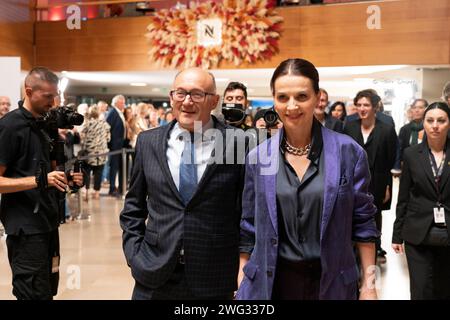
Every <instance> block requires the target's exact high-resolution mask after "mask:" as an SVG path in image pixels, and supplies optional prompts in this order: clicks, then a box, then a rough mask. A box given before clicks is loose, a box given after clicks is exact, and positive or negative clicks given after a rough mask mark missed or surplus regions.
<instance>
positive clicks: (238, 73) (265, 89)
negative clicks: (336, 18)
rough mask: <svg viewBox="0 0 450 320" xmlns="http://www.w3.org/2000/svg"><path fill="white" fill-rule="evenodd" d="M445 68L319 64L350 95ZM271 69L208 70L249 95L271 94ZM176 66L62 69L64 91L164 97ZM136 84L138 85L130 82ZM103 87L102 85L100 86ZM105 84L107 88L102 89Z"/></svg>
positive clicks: (330, 84)
mask: <svg viewBox="0 0 450 320" xmlns="http://www.w3.org/2000/svg"><path fill="white" fill-rule="evenodd" d="M430 67H431V68H448V67H449V66H410V65H409V66H408V65H388V66H362V67H324V68H318V70H319V75H320V79H321V80H320V86H321V87H324V88H326V89H327V90H328V91H329V93H330V96H336V97H346V96H353V95H354V93H355V91H356V90H360V88H362V89H364V88H368V87H371V85H372V84H374V83H377V82H379V81H391V80H406V81H408V80H409V81H416V82H420V80H421V79H420V77H421V68H430ZM273 70H274V69H227V70H211V72H212V73H213V74H214V76H215V77H216V81H217V87H218V92H219V93H221V92H222V91H223V90H224V89H225V87H226V85H227V84H228V82H230V81H240V82H242V83H244V84H245V85H246V86H247V87H248V94H249V96H250V97H251V98H252V97H253V98H255V97H270V89H269V83H270V78H271V76H272V73H273ZM176 73H177V71H176V70H161V71H148V72H144V71H136V72H133V71H128V72H65V71H63V72H62V73H61V76H63V77H66V78H68V79H69V85H68V88H67V92H68V93H70V94H96V93H102V92H103V93H105V92H108V93H111V94H117V93H122V94H126V95H145V96H150V97H167V94H168V91H169V89H170V87H171V85H172V81H173V78H174V76H175V74H176ZM132 84H137V85H140V86H132ZM102 88H103V89H102ZM104 88H106V89H104Z"/></svg>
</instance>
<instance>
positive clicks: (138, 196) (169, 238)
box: [120, 118, 245, 298]
mask: <svg viewBox="0 0 450 320" xmlns="http://www.w3.org/2000/svg"><path fill="white" fill-rule="evenodd" d="M213 120H214V124H215V128H216V129H218V130H220V131H221V132H223V137H224V140H223V146H224V148H223V149H224V152H223V156H224V158H225V157H227V156H229V155H230V154H229V153H234V151H235V150H234V149H235V148H236V143H235V141H234V143H233V141H231V142H232V143H229V141H225V137H226V134H225V129H232V127H229V126H225V125H223V124H222V123H220V122H218V121H217V119H215V118H213ZM174 124H175V121H173V122H171V123H170V124H169V125H166V126H162V127H159V128H156V129H152V130H148V131H144V132H142V133H140V134H139V136H138V139H137V143H136V160H135V164H134V167H133V171H132V175H131V183H130V189H129V191H128V193H127V195H126V199H125V205H124V208H123V211H122V212H121V214H120V224H121V227H122V229H123V249H124V253H125V257H126V259H127V263H128V265H129V266H130V267H131V273H132V275H133V277H134V279H135V280H136V282H138V283H139V284H140V286H136V288H138V287H142V286H143V287H146V288H149V289H150V290H153V289H155V288H158V287H159V286H161V285H163V284H164V283H165V282H166V281H167V279H168V278H169V277H170V275H171V273H172V272H173V270H174V268H175V266H176V263H177V258H178V253H179V251H180V248H181V245H183V246H184V254H185V274H186V280H187V283H188V286H189V288H190V290H191V291H192V292H193V294H194V295H195V297H199V298H202V297H205V298H206V297H215V296H225V295H229V294H230V293H232V292H233V290H235V289H236V278H237V272H238V264H239V221H240V216H241V196H242V190H243V178H244V169H245V165H244V162H245V159H241V160H240V162H239V163H241V164H234V165H230V164H225V161H223V164H217V163H215V164H209V165H208V166H207V167H206V170H205V172H204V174H203V176H202V178H201V180H200V182H199V184H198V188H197V190H196V192H195V194H194V195H193V197H192V199H191V201H190V202H189V203H188V204H187V205H184V203H183V201H182V199H181V196H180V194H179V192H178V189H177V187H176V185H175V183H174V181H173V179H172V175H171V173H170V169H169V166H168V162H167V157H166V150H167V142H168V138H169V133H170V130H171V129H172V128H173V126H174ZM235 140H236V139H235ZM244 156H245V155H244ZM244 156H243V157H244ZM146 220H147V222H146ZM135 290H136V289H135Z"/></svg>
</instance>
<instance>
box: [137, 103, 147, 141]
mask: <svg viewBox="0 0 450 320" xmlns="http://www.w3.org/2000/svg"><path fill="white" fill-rule="evenodd" d="M148 110H149V106H148V104H146V103H144V102H140V103H138V105H137V107H136V127H137V133H138V134H139V133H140V132H142V131H145V130H148V129H149V127H150V123H149V121H148Z"/></svg>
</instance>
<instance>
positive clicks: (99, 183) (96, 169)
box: [86, 165, 104, 191]
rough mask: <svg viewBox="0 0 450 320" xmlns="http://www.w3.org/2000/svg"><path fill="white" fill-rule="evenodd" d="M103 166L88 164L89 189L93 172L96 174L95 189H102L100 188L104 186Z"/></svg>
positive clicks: (87, 182) (87, 180) (87, 184)
mask: <svg viewBox="0 0 450 320" xmlns="http://www.w3.org/2000/svg"><path fill="white" fill-rule="evenodd" d="M103 167H104V165H101V166H91V165H89V166H87V173H86V189H89V187H90V184H91V172H92V173H93V175H94V190H95V191H100V188H101V186H102V173H103Z"/></svg>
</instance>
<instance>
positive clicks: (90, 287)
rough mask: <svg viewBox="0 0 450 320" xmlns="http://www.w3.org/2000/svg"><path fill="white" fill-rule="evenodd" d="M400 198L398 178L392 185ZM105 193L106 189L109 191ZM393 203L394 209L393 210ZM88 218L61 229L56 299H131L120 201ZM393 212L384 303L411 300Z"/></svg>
mask: <svg viewBox="0 0 450 320" xmlns="http://www.w3.org/2000/svg"><path fill="white" fill-rule="evenodd" d="M394 181H395V182H394V195H395V197H394V199H396V194H397V188H398V179H395V180H394ZM105 192H106V190H105ZM395 205H396V201H393V204H392V208H395ZM83 206H84V209H83V212H84V213H89V214H90V218H89V219H86V220H76V221H72V222H68V223H66V224H64V225H62V226H61V228H60V237H61V253H62V257H61V269H60V277H61V278H60V285H59V293H58V295H57V296H56V299H58V300H71V299H86V300H93V299H96V300H97V299H101V300H103V299H107V300H113V299H130V297H131V292H132V289H133V284H134V283H133V280H132V278H131V274H130V271H129V268H128V267H127V265H126V263H125V258H124V256H123V253H122V240H121V229H120V226H119V213H120V210H121V209H122V206H123V202H122V200H117V199H115V198H111V197H107V196H106V195H105V196H103V195H102V196H101V197H100V199H99V200H94V199H90V200H89V201H88V202H84V201H83ZM394 219H395V210H390V211H385V212H383V236H382V246H383V248H384V249H385V250H386V251H387V256H386V262H385V263H382V264H379V267H380V269H379V272H380V275H381V277H380V278H379V289H378V295H379V298H380V299H383V300H384V299H389V300H391V299H394V300H397V299H409V282H408V270H407V267H406V261H405V257H404V256H400V255H396V254H395V253H394V252H393V251H392V249H391V245H390V241H391V236H392V223H393V222H394ZM5 239H6V238H5V237H3V238H2V239H1V240H0V300H6V299H8V300H9V299H14V296H13V295H12V293H11V289H12V288H11V271H10V268H9V264H8V259H7V253H6V244H5Z"/></svg>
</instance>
